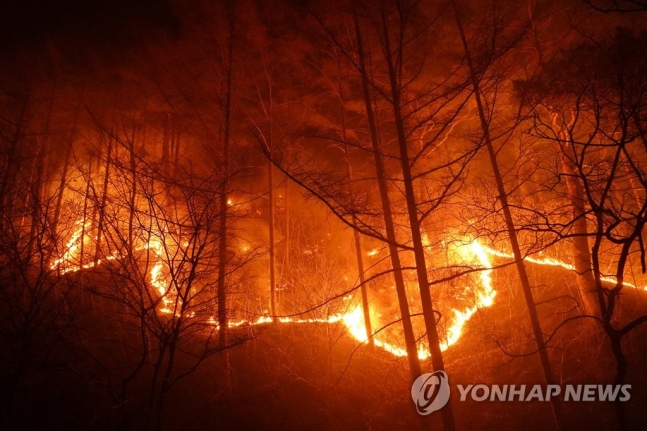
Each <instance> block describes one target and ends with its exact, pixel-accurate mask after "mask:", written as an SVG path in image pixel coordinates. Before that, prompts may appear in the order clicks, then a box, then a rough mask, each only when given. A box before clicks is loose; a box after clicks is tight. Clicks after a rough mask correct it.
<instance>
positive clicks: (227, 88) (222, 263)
mask: <svg viewBox="0 0 647 431" xmlns="http://www.w3.org/2000/svg"><path fill="white" fill-rule="evenodd" d="M229 8H230V10H229V14H230V15H229V31H228V33H229V34H228V38H229V40H228V41H227V54H226V55H227V59H226V62H225V68H226V70H225V82H224V101H223V104H222V115H223V133H222V179H221V184H220V193H219V200H220V202H219V203H220V226H219V228H218V235H219V237H218V284H217V290H218V291H217V294H218V325H219V334H218V339H219V342H220V346H221V347H223V348H224V347H225V346H226V345H227V332H228V331H227V330H228V327H227V324H228V322H227V302H226V301H227V295H226V288H227V283H226V281H227V280H226V278H227V260H228V253H227V219H228V205H227V193H228V191H229V144H230V143H229V137H230V128H231V92H232V67H233V41H234V15H233V13H234V11H233V8H234V5H232V4H230V5H229ZM226 367H227V368H228V364H226Z"/></svg>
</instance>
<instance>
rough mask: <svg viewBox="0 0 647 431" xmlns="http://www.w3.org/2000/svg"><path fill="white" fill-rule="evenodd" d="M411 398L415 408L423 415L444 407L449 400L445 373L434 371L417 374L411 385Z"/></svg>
mask: <svg viewBox="0 0 647 431" xmlns="http://www.w3.org/2000/svg"><path fill="white" fill-rule="evenodd" d="M411 398H412V399H413V403H414V404H415V405H416V410H418V413H419V414H421V415H423V416H426V415H428V414H431V413H433V412H435V411H438V410H440V409H442V408H443V407H445V404H447V401H449V381H448V380H447V373H446V372H444V371H435V372H433V373H425V374H421V375H420V376H418V378H417V379H416V380H415V381H414V382H413V385H411Z"/></svg>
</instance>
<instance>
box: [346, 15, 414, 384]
mask: <svg viewBox="0 0 647 431" xmlns="http://www.w3.org/2000/svg"><path fill="white" fill-rule="evenodd" d="M353 19H354V25H355V37H356V39H357V50H358V57H359V65H360V74H361V79H362V90H363V93H364V103H365V105H366V118H367V122H368V127H369V131H370V135H371V146H372V149H373V158H374V162H375V169H376V172H377V182H378V187H379V191H380V200H381V203H382V212H383V213H384V227H385V230H386V236H387V241H388V242H389V253H390V255H391V264H392V266H393V278H394V281H395V290H396V293H397V295H398V305H399V307H400V314H401V317H402V330H403V332H404V340H405V346H406V350H407V359H408V361H409V372H410V373H411V380H412V381H414V380H415V379H416V378H418V376H420V374H421V373H422V371H421V368H420V360H419V358H418V349H417V348H416V338H415V335H414V333H413V326H412V325H411V314H410V312H409V304H408V302H407V292H406V288H405V285H404V278H403V276H402V264H401V263H400V255H399V254H398V247H397V245H396V244H397V242H396V237H395V228H394V224H393V214H392V212H391V200H390V198H389V192H388V185H387V182H386V173H385V170H384V163H383V161H382V156H381V154H380V151H379V150H380V148H379V136H378V134H377V128H376V124H375V118H374V115H373V106H372V102H371V100H372V99H371V94H370V90H369V83H368V75H367V70H366V64H365V60H364V52H363V47H362V34H361V30H360V27H359V20H358V18H357V13H356V12H355V13H353Z"/></svg>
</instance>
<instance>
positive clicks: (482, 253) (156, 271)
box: [50, 221, 507, 359]
mask: <svg viewBox="0 0 647 431" xmlns="http://www.w3.org/2000/svg"><path fill="white" fill-rule="evenodd" d="M76 224H77V225H79V227H78V228H77V229H76V230H75V231H74V232H73V234H72V235H71V237H70V240H69V241H68V242H67V244H66V248H65V252H64V253H63V254H61V256H60V257H58V258H57V259H55V260H53V261H52V263H51V265H50V267H51V268H52V269H56V268H58V269H59V270H60V271H62V272H63V273H65V272H70V271H78V270H80V269H83V268H91V267H93V266H95V265H98V264H101V259H99V260H97V261H96V262H90V263H88V264H85V265H80V264H74V263H73V262H74V261H75V260H76V259H77V258H78V256H77V254H78V252H79V249H80V241H81V236H82V234H83V232H84V230H85V231H87V230H88V227H89V223H85V226H84V225H83V222H82V221H79V222H77V223H76ZM143 249H148V250H151V251H152V252H153V255H154V259H155V263H154V264H153V266H152V267H151V269H150V273H149V275H150V284H151V286H152V287H153V288H154V289H155V290H156V291H157V293H158V294H159V297H160V298H161V300H162V301H161V308H160V309H159V311H160V312H161V313H165V314H168V313H172V312H173V311H172V310H171V305H172V303H173V299H172V298H171V295H169V283H168V281H167V280H166V276H165V274H164V259H163V257H164V251H165V244H164V243H163V242H162V240H161V236H153V237H151V239H150V240H149V241H148V243H146V244H144V245H143V246H139V247H137V248H136V250H143ZM456 251H457V253H458V255H460V257H461V259H463V260H464V261H468V262H474V261H475V262H476V263H477V264H478V265H479V266H480V267H482V268H483V271H481V273H480V275H479V279H480V286H478V287H477V288H475V289H473V290H474V293H475V297H476V300H475V302H474V305H473V306H471V307H468V308H466V309H464V310H458V309H454V310H453V313H454V317H453V319H452V320H451V324H450V325H449V327H448V329H447V333H446V336H445V340H444V341H443V342H442V343H441V350H443V351H444V350H447V349H448V348H449V347H450V346H452V345H453V344H455V343H456V342H457V341H458V340H459V339H460V337H461V335H462V331H463V327H464V326H465V324H466V323H467V321H469V319H470V318H471V317H472V315H474V313H475V312H476V311H477V310H478V309H479V308H481V307H489V306H491V305H492V304H493V302H494V297H495V296H496V291H495V290H494V289H493V287H492V278H491V272H492V264H491V262H490V260H489V255H496V256H505V257H507V255H506V254H504V253H501V252H496V251H494V250H493V249H490V248H488V247H485V246H483V245H482V244H481V243H480V242H479V241H478V240H473V241H471V242H468V243H466V244H464V245H460V246H458V247H457V248H456ZM378 253H379V250H377V249H374V250H371V251H370V252H369V255H370V256H374V255H376V254H378ZM118 257H119V253H118V252H115V253H113V254H112V255H111V256H108V257H107V258H105V259H106V260H113V259H116V258H118ZM344 300H346V301H350V300H352V295H347V296H345V297H344ZM189 317H190V316H189ZM277 320H278V322H279V323H281V324H313V323H325V324H334V323H342V324H343V325H344V326H345V327H346V329H347V331H348V333H349V334H350V336H351V337H352V338H354V339H355V340H357V341H359V342H360V343H366V342H367V341H368V340H367V336H366V327H365V325H364V313H363V310H362V307H361V306H360V305H357V306H355V307H354V308H352V309H349V310H348V311H346V312H345V313H338V314H333V315H331V316H328V317H327V318H310V319H300V318H297V319H295V318H291V317H278V318H277ZM273 321H274V319H273V318H272V317H271V316H268V315H263V316H259V317H258V318H257V319H256V320H246V319H242V320H235V321H229V322H228V327H230V328H236V327H241V326H255V325H264V324H269V323H272V322H273ZM210 322H211V323H212V324H213V325H215V326H216V327H218V323H217V322H216V321H215V319H214V318H213V317H212V318H211V319H210ZM373 341H374V344H375V345H376V346H377V347H379V348H381V349H383V350H384V351H386V352H389V353H390V354H392V355H394V356H398V357H403V356H406V355H407V351H406V349H405V348H404V347H402V346H400V345H396V344H393V343H389V342H387V341H384V340H382V339H381V338H380V337H378V336H374V337H373ZM417 351H418V357H419V358H420V359H426V358H429V357H430V356H431V353H430V352H429V349H428V348H427V347H426V346H424V345H418V346H417Z"/></svg>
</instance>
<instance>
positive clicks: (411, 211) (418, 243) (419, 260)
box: [382, 8, 456, 431]
mask: <svg viewBox="0 0 647 431" xmlns="http://www.w3.org/2000/svg"><path fill="white" fill-rule="evenodd" d="M382 24H383V37H384V45H385V47H386V52H387V53H389V54H390V53H391V45H390V41H389V29H388V28H387V17H386V15H385V10H384V8H382ZM402 49H403V47H399V49H398V52H399V53H400V54H399V55H401V53H402ZM389 54H387V55H385V59H386V63H387V67H388V77H389V83H390V86H391V101H392V106H393V117H394V120H395V127H396V133H397V139H398V147H399V150H400V166H401V168H402V177H403V183H404V189H405V198H406V201H407V214H408V216H409V227H410V229H411V239H412V242H413V250H414V256H415V262H416V275H417V278H418V287H419V289H420V301H421V303H422V312H423V316H424V321H425V328H426V330H427V340H428V342H429V351H430V352H431V363H432V367H433V369H434V371H444V370H445V363H444V361H443V354H442V351H441V348H440V338H439V336H438V328H437V327H436V318H435V312H434V307H433V302H432V299H431V288H430V284H429V276H428V275H427V262H426V260H425V248H424V245H423V243H422V235H421V232H420V220H419V219H418V205H417V203H416V194H415V189H414V187H413V176H412V174H411V166H410V164H409V154H408V148H407V147H408V145H407V139H406V136H405V131H404V126H405V125H404V119H403V117H402V111H401V105H400V100H401V99H400V97H401V94H400V88H399V83H398V76H399V72H398V71H397V70H396V66H395V65H394V64H393V58H392V57H391V55H389ZM399 64H402V62H401V61H400V62H399ZM441 414H442V418H443V428H444V429H445V431H452V430H454V429H455V427H456V426H455V423H454V413H453V409H452V403H451V400H450V402H448V403H447V405H446V406H445V407H444V408H443V409H442V410H441Z"/></svg>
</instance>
